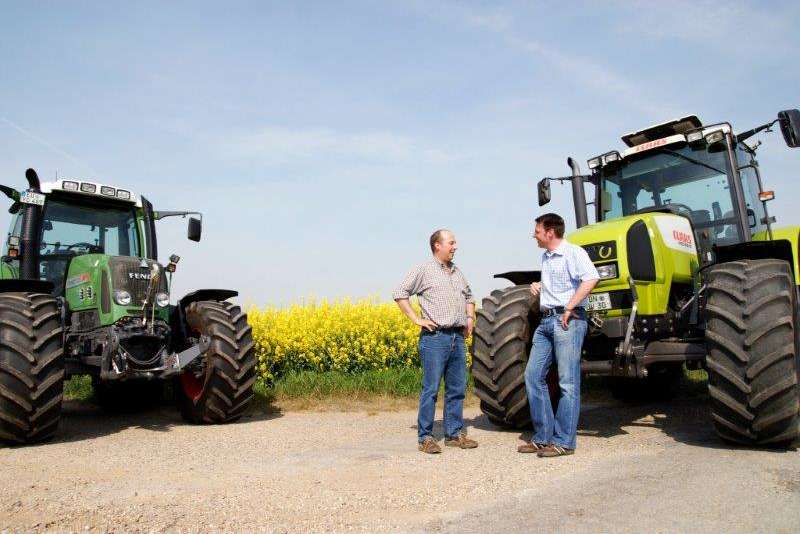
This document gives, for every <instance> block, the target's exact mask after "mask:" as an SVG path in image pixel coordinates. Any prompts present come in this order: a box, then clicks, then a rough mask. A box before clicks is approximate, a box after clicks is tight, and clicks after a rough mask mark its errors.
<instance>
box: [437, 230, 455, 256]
mask: <svg viewBox="0 0 800 534" xmlns="http://www.w3.org/2000/svg"><path fill="white" fill-rule="evenodd" d="M456 250H458V246H457V244H456V236H454V235H453V234H451V233H444V234H442V238H441V239H440V240H439V242H438V243H436V257H437V258H439V259H440V260H441V261H453V256H455V254H456Z"/></svg>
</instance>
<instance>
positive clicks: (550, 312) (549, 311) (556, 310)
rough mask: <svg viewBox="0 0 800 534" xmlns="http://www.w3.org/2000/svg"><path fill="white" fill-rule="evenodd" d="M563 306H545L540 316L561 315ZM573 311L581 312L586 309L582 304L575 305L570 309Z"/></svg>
mask: <svg viewBox="0 0 800 534" xmlns="http://www.w3.org/2000/svg"><path fill="white" fill-rule="evenodd" d="M564 311H565V309H564V306H556V307H555V308H547V309H544V310H542V317H550V316H551V315H563V314H564ZM572 311H573V313H575V312H577V313H578V314H581V313H583V312H585V311H586V310H585V309H584V308H583V307H582V306H577V307H575V308H573V309H572Z"/></svg>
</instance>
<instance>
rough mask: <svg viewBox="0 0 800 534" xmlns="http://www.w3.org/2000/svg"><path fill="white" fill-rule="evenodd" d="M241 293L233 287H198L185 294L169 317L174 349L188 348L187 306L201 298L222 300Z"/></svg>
mask: <svg viewBox="0 0 800 534" xmlns="http://www.w3.org/2000/svg"><path fill="white" fill-rule="evenodd" d="M238 295H239V292H238V291H233V290H232V289H198V290H197V291H192V292H191V293H187V294H186V295H184V297H183V298H182V299H180V300H179V301H178V305H177V306H175V307H174V308H173V309H172V312H171V313H170V318H169V324H170V329H171V330H172V350H173V351H175V352H177V351H180V350H184V349H186V348H187V346H186V342H185V340H186V317H185V312H186V307H187V306H188V305H189V304H191V303H192V302H198V301H201V300H215V301H217V302H222V301H223V300H227V299H229V298H232V297H236V296H238Z"/></svg>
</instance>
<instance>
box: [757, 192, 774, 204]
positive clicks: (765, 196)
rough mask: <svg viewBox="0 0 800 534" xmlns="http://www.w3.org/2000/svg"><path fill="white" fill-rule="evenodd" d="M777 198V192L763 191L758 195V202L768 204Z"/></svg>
mask: <svg viewBox="0 0 800 534" xmlns="http://www.w3.org/2000/svg"><path fill="white" fill-rule="evenodd" d="M774 198H775V191H761V192H760V193H759V194H758V200H760V201H761V202H767V201H768V200H773V199H774Z"/></svg>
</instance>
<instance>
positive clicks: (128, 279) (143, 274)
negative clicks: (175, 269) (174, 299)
mask: <svg viewBox="0 0 800 534" xmlns="http://www.w3.org/2000/svg"><path fill="white" fill-rule="evenodd" d="M146 261H147V265H148V268H147V269H143V268H142V267H140V265H141V263H142V260H141V259H139V258H128V257H115V258H111V259H110V260H109V262H108V263H109V266H110V267H111V286H112V287H113V288H114V289H115V290H117V289H124V290H125V291H128V292H129V293H130V294H131V304H133V305H141V304H142V302H144V298H145V296H147V288H148V287H149V285H150V278H149V276H150V266H151V265H152V264H153V263H154V262H153V261H152V260H146ZM159 270H160V272H161V277H160V279H159V281H158V289H157V291H156V292H166V291H167V280H166V277H165V274H166V273H164V268H163V267H161V266H159ZM153 297H154V295H151V301H152V298H153Z"/></svg>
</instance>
